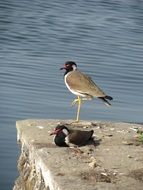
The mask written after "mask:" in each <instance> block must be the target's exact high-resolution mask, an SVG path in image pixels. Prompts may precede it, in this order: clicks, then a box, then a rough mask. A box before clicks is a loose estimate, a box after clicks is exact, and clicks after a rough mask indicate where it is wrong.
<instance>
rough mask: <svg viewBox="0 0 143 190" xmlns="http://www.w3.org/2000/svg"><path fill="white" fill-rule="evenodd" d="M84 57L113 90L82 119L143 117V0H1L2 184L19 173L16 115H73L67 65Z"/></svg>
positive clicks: (81, 63)
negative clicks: (107, 102)
mask: <svg viewBox="0 0 143 190" xmlns="http://www.w3.org/2000/svg"><path fill="white" fill-rule="evenodd" d="M67 60H73V61H76V62H77V64H78V67H79V69H80V70H82V71H83V72H86V73H87V74H88V75H90V76H91V77H92V78H93V79H94V80H95V81H96V82H97V84H98V85H99V86H100V87H101V88H102V89H103V90H104V91H105V92H107V94H109V95H111V96H113V98H114V101H113V102H112V104H113V106H112V107H111V108H108V107H106V106H104V105H103V103H102V102H100V101H98V100H94V101H89V102H86V103H84V105H83V106H82V110H81V119H86V120H91V119H92V120H96V119H97V120H111V121H127V122H143V1H142V0H89V1H86V0H77V1H74V0H71V1H67V0H62V1H58V0H31V1H29V0H21V1H20V0H4V1H2V0H0V152H1V153H0V188H2V189H3V190H8V189H12V186H13V184H14V180H15V178H16V177H17V175H18V173H17V168H16V165H17V158H18V146H17V144H16V129H15V122H16V120H21V119H26V118H47V119H48V118H59V119H68V118H70V119H72V118H75V115H76V107H70V102H71V101H72V100H73V99H74V95H72V94H71V93H70V92H68V90H67V89H66V87H65V85H64V82H63V72H62V71H60V70H59V68H60V67H61V66H62V65H63V64H64V62H65V61H67Z"/></svg>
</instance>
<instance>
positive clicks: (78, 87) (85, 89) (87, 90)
mask: <svg viewBox="0 0 143 190" xmlns="http://www.w3.org/2000/svg"><path fill="white" fill-rule="evenodd" d="M66 82H67V84H69V85H70V88H71V89H74V90H75V91H77V92H81V93H82V94H87V95H90V96H93V97H104V96H106V94H105V93H104V92H103V91H102V90H101V89H100V88H99V87H98V86H97V85H96V84H95V83H94V82H93V80H92V79H91V78H90V77H89V76H87V75H85V74H84V73H82V72H80V71H78V70H75V71H72V72H71V73H69V75H68V76H67V78H66Z"/></svg>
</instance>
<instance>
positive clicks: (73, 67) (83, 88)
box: [61, 61, 113, 122]
mask: <svg viewBox="0 0 143 190" xmlns="http://www.w3.org/2000/svg"><path fill="white" fill-rule="evenodd" d="M62 69H65V73H64V80H65V84H66V86H67V88H68V89H69V91H70V92H72V93H73V94H75V95H76V96H77V99H75V100H74V101H73V102H72V105H73V104H75V103H78V109H77V117H76V121H77V122H79V114H80V107H81V101H82V100H92V99H93V98H94V97H96V98H99V99H100V100H102V101H103V102H104V103H105V104H106V105H108V106H110V105H111V104H110V102H109V101H108V100H112V99H113V98H112V97H111V96H108V95H106V94H105V93H104V92H103V91H102V90H101V89H100V88H99V87H98V86H97V85H96V84H95V83H94V82H93V80H92V79H91V78H90V77H89V76H87V75H86V74H84V73H82V72H80V71H79V70H78V69H77V64H76V63H75V62H73V61H67V62H66V63H65V64H64V66H63V67H62V68H61V70H62Z"/></svg>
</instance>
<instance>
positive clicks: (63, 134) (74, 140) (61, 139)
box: [50, 125, 94, 147]
mask: <svg viewBox="0 0 143 190" xmlns="http://www.w3.org/2000/svg"><path fill="white" fill-rule="evenodd" d="M93 132H94V131H93V130H90V131H81V130H77V129H69V128H67V127H66V126H65V125H58V126H57V127H56V128H55V129H54V131H53V132H51V134H50V135H55V137H54V142H55V144H56V145H57V146H62V147H68V146H70V144H73V145H77V146H83V145H86V144H88V142H89V141H90V140H93V138H92V135H93Z"/></svg>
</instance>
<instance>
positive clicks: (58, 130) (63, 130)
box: [50, 125, 69, 136]
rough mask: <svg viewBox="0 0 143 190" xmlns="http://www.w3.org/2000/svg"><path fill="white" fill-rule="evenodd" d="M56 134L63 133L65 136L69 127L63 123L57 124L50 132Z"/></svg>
mask: <svg viewBox="0 0 143 190" xmlns="http://www.w3.org/2000/svg"><path fill="white" fill-rule="evenodd" d="M58 134H63V135H65V136H68V135H69V129H68V128H67V127H66V126H64V125H58V126H57V127H56V128H55V129H54V131H52V132H51V134H50V135H58Z"/></svg>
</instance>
